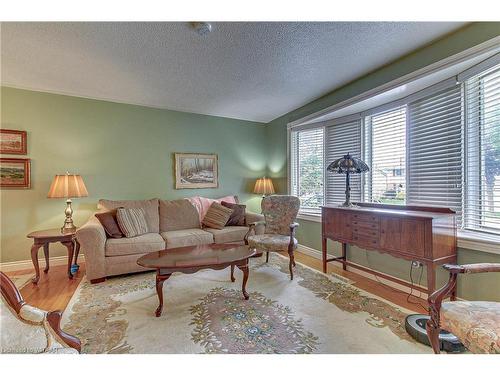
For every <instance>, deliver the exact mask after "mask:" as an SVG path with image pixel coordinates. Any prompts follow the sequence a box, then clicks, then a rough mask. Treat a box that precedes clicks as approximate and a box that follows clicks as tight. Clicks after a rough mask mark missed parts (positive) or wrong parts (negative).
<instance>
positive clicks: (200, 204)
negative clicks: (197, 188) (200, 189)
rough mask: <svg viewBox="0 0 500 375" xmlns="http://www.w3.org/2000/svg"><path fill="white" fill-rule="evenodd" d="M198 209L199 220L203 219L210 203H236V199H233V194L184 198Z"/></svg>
mask: <svg viewBox="0 0 500 375" xmlns="http://www.w3.org/2000/svg"><path fill="white" fill-rule="evenodd" d="M186 199H187V200H188V201H189V202H191V204H192V205H193V206H194V207H195V208H196V210H197V211H198V215H199V216H200V222H202V221H203V219H204V218H205V215H206V214H207V211H208V209H209V208H210V206H211V205H212V203H214V202H217V203H221V202H226V203H236V199H234V195H228V196H226V197H222V198H217V199H211V198H205V197H190V198H186Z"/></svg>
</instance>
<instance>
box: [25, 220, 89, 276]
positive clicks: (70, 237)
mask: <svg viewBox="0 0 500 375" xmlns="http://www.w3.org/2000/svg"><path fill="white" fill-rule="evenodd" d="M27 237H28V238H33V246H31V260H32V261H33V266H34V267H35V273H36V274H35V277H34V278H33V279H32V280H31V281H32V282H33V284H38V280H40V267H39V265H38V250H39V249H40V248H41V247H42V246H43V252H44V254H45V269H44V270H43V272H44V273H47V272H49V244H50V243H52V242H60V243H62V244H63V245H64V246H66V248H67V249H68V278H70V279H72V278H73V274H72V273H71V266H72V262H73V253H75V254H74V255H75V263H74V264H75V266H78V263H77V261H78V253H79V252H80V244H79V243H78V241H77V240H76V230H74V231H72V232H66V233H62V232H61V229H59V228H58V229H47V230H39V231H35V232H31V233H30V234H28V235H27Z"/></svg>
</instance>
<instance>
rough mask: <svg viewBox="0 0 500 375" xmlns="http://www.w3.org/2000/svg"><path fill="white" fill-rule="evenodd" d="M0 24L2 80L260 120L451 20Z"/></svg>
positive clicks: (411, 45) (412, 45) (418, 43)
mask: <svg viewBox="0 0 500 375" xmlns="http://www.w3.org/2000/svg"><path fill="white" fill-rule="evenodd" d="M212 25H213V28H212V30H213V31H212V33H210V34H207V35H204V36H200V35H198V34H196V33H195V32H194V30H193V29H192V27H191V25H190V24H189V23H182V22H178V23H175V22H157V23H146V22H137V23H110V22H97V23H88V22H86V23H2V25H1V79H2V84H3V85H6V86H13V87H20V88H26V89H31V90H39V91H48V92H55V93H61V94H67V95H74V96H82V97H90V98H96V99H104V100H111V101H116V102H124V103H133V104H141V105H146V106H152V107H160V108H168V109H173V110H179V111H186V112H194V113H202V114H208V115H217V116H224V117H232V118H239V119H246V120H254V121H262V122H268V121H270V120H272V119H274V118H276V117H279V116H281V115H282V114H285V113H287V112H289V111H291V110H293V109H296V108H298V107H300V106H302V105H304V104H306V103H308V102H310V101H312V100H314V99H316V98H318V97H320V96H322V95H324V94H326V93H328V92H330V91H332V90H333V89H335V88H337V87H339V86H341V85H343V84H345V83H347V82H349V81H352V80H353V79H356V78H358V77H360V76H362V75H364V74H366V73H368V72H370V71H372V70H374V69H376V68H378V67H380V66H382V65H384V64H387V63H389V62H391V61H393V60H394V59H397V58H398V57H400V56H402V55H405V54H407V53H409V52H411V51H413V50H415V49H417V48H419V47H422V46H424V45H426V44H428V43H430V42H432V41H433V40H435V39H437V38H440V37H442V36H443V35H444V34H447V33H449V32H451V31H454V30H456V29H457V28H459V27H461V26H463V25H464V23H458V22H441V23H431V22H420V23H415V22H328V23H306V22H297V23H290V22H271V23H258V22H244V23H240V22H234V23H231V22H229V23H228V22H214V23H212Z"/></svg>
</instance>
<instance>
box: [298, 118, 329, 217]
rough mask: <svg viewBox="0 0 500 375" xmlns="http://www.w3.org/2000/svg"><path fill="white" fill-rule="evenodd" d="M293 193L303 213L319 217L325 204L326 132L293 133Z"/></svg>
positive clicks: (302, 131)
mask: <svg viewBox="0 0 500 375" xmlns="http://www.w3.org/2000/svg"><path fill="white" fill-rule="evenodd" d="M290 137H291V139H290V148H291V150H290V159H291V160H290V192H291V194H292V195H296V196H297V197H299V198H300V212H301V213H305V214H308V213H309V214H317V213H319V212H320V206H321V205H323V204H324V186H323V184H324V128H323V127H320V128H314V129H306V130H296V131H295V130H294V131H292V132H291V133H290Z"/></svg>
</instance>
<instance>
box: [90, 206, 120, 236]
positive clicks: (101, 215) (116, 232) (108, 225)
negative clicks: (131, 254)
mask: <svg viewBox="0 0 500 375" xmlns="http://www.w3.org/2000/svg"><path fill="white" fill-rule="evenodd" d="M95 217H96V218H97V219H98V220H99V222H100V223H101V225H102V226H103V227H104V231H105V232H106V236H107V237H111V238H122V237H123V233H122V231H121V230H120V227H119V226H118V222H117V221H116V210H111V211H106V212H98V213H96V214H95Z"/></svg>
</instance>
